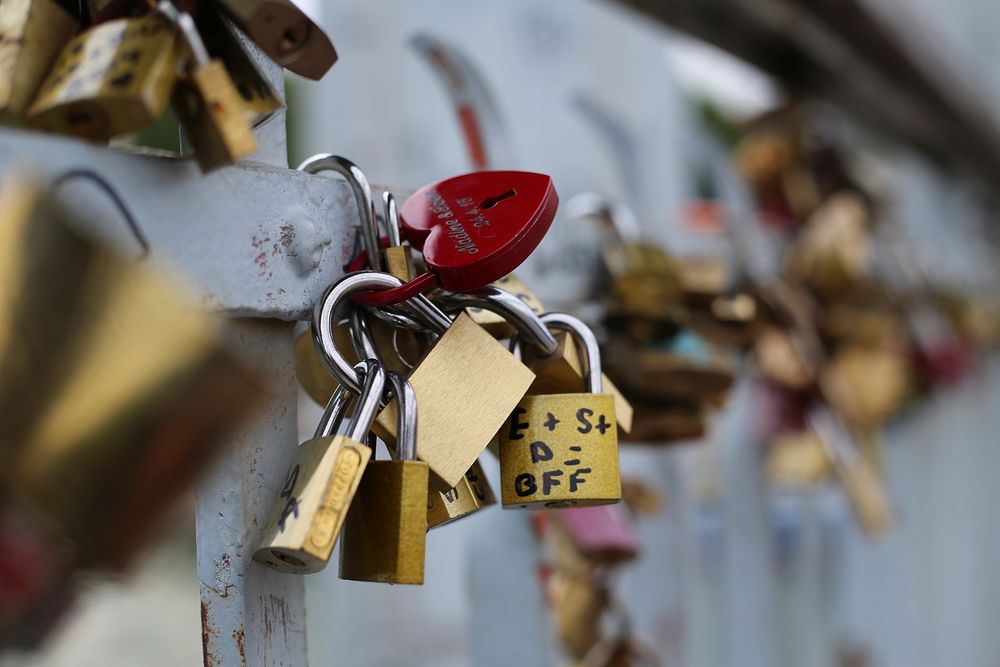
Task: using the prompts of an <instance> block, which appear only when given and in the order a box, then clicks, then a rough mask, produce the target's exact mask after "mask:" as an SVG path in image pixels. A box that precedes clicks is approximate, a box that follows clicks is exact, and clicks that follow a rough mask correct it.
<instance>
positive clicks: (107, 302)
mask: <svg viewBox="0 0 1000 667" xmlns="http://www.w3.org/2000/svg"><path fill="white" fill-rule="evenodd" d="M15 180H16V179H15V178H14V177H11V178H8V179H5V181H4V185H3V192H4V194H3V195H0V200H2V201H3V202H4V205H3V206H0V210H3V211H4V212H5V214H7V215H14V214H15V213H16V210H15V209H16V208H17V207H18V206H26V207H29V208H35V207H37V209H36V214H35V215H30V216H25V217H22V218H21V220H20V223H19V224H18V218H17V216H16V215H14V217H13V218H8V219H7V220H4V223H5V224H2V225H0V249H2V251H4V252H7V253H10V261H5V262H3V265H4V266H5V267H8V271H9V272H10V273H9V274H8V275H6V276H5V279H4V280H3V281H2V287H0V291H2V294H0V301H2V302H3V306H4V307H5V310H6V313H7V315H8V317H10V318H11V319H12V320H13V321H14V325H13V326H12V327H7V328H4V330H3V332H0V339H5V340H0V355H2V356H3V361H2V362H0V367H2V368H3V371H2V372H3V379H2V381H0V387H3V390H4V391H3V392H0V393H2V394H3V395H2V396H0V413H2V414H3V415H4V419H3V420H2V421H3V422H4V424H3V435H2V437H0V455H3V456H4V457H5V458H7V456H9V457H10V460H6V461H4V462H3V463H4V464H3V465H2V466H0V467H2V472H0V476H2V481H0V486H3V487H5V488H7V489H9V490H10V491H11V492H12V493H15V494H19V495H20V496H21V497H22V498H24V499H25V502H26V503H30V504H31V506H32V508H33V509H34V510H35V511H36V512H37V513H38V514H39V515H40V516H43V517H45V518H46V520H48V521H50V522H51V523H52V525H53V526H55V527H56V528H57V529H58V530H59V531H60V532H61V533H62V534H63V535H64V536H65V537H66V538H67V539H69V540H71V541H72V542H73V543H74V547H75V549H76V554H77V558H78V561H79V562H81V563H87V564H94V563H101V564H106V565H108V566H110V567H113V568H116V569H118V568H124V567H127V565H128V563H129V562H130V561H131V560H132V558H133V556H134V555H135V554H136V552H137V551H138V550H139V549H141V548H142V546H144V545H145V544H146V543H147V542H148V538H149V537H150V535H151V531H152V530H153V529H155V528H159V527H160V523H161V521H162V519H163V518H164V517H165V516H166V510H167V509H169V506H170V505H171V504H172V503H173V501H175V500H176V499H178V498H179V497H180V496H181V495H182V494H183V492H184V491H186V490H187V488H188V486H189V484H190V483H191V482H192V481H193V479H194V478H195V477H196V475H197V473H199V472H200V471H202V470H204V466H205V465H206V464H207V463H208V462H210V461H211V458H212V455H213V454H214V453H216V452H218V451H219V447H218V445H219V444H221V443H222V442H224V441H225V437H226V435H227V434H228V431H229V429H230V428H231V427H233V426H235V424H236V421H237V420H238V419H239V418H240V417H241V416H242V415H244V414H245V413H246V412H247V411H250V410H252V409H253V408H254V406H255V403H256V399H257V398H259V397H260V395H261V394H263V393H264V392H263V386H262V382H261V379H260V378H259V377H258V376H257V375H256V374H255V373H253V372H252V371H251V370H249V369H248V368H246V367H245V366H243V365H242V364H240V363H238V362H236V361H235V360H233V359H232V358H231V356H230V355H229V354H227V353H226V352H225V339H226V331H225V329H224V325H223V323H222V321H221V320H219V319H218V318H215V317H213V316H211V315H209V314H208V313H206V312H204V311H203V310H202V309H201V308H200V307H199V306H198V305H196V300H195V299H194V298H193V297H192V296H191V295H189V294H188V293H187V292H186V291H185V290H184V289H183V288H182V287H181V286H180V284H179V283H178V282H177V281H176V280H174V279H173V277H172V276H170V275H168V274H166V273H165V272H164V271H162V270H157V269H154V268H152V267H150V266H147V265H141V264H136V263H134V262H129V261H126V260H124V259H123V258H121V257H119V256H118V255H117V254H115V253H113V252H111V251H109V250H106V249H105V248H103V247H102V246H100V245H99V244H97V243H94V242H92V241H89V240H86V239H84V238H83V237H80V236H78V235H76V234H75V233H73V232H72V231H70V229H69V226H70V225H71V224H73V216H74V213H73V212H72V211H70V210H69V209H65V208H62V207H59V206H57V205H56V204H55V203H51V202H50V204H49V208H47V209H46V208H45V207H44V206H43V205H42V204H39V203H38V202H39V200H40V199H41V201H44V198H40V195H39V193H38V190H37V189H36V190H34V195H30V194H28V195H27V196H25V194H26V192H27V191H26V190H24V189H21V190H16V192H17V193H18V194H19V197H23V199H21V200H20V201H17V199H15V200H14V201H11V200H10V199H7V197H6V189H7V188H8V187H13V186H14V183H15ZM104 185H105V186H107V184H106V183H105V184H104ZM107 187H110V186H107ZM32 197H35V200H34V204H33V203H32ZM122 212H123V213H124V214H126V215H127V214H128V213H127V211H126V210H124V209H123V211H122ZM79 224H80V223H79V222H78V221H77V222H76V223H75V225H74V226H79ZM26 280H34V281H36V282H30V283H29V282H25V281H26ZM54 302H58V303H59V304H60V309H59V311H58V313H55V314H53V313H52V312H51V311H49V308H50V306H51V304H52V303H54ZM63 318H66V320H63ZM64 321H70V322H72V323H73V331H72V335H70V336H67V335H66V333H65V327H64V326H62V324H63V322H64ZM52 329H54V330H56V331H61V332H62V333H58V334H47V333H46V332H47V331H49V330H52ZM41 346H44V347H41ZM151 351H155V353H151ZM8 354H11V355H12V356H8ZM25 372H27V373H29V376H28V379H27V380H25V376H24V375H23V373H25ZM8 373H10V374H8ZM19 378H20V380H19ZM21 380H24V381H23V382H22V381H21ZM26 387H31V389H32V391H31V392H26V391H25V388H26ZM14 392H19V393H20V394H29V395H30V396H29V397H25V396H19V395H17V394H16V393H14ZM22 412H27V413H30V414H31V419H30V422H27V423H25V422H21V421H19V417H20V415H21V413H22ZM11 422H13V424H11ZM10 429H17V433H16V436H17V439H16V440H13V441H9V440H7V438H8V437H9V436H10V435H11V430H10Z"/></svg>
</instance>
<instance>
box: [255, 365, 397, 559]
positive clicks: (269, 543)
mask: <svg viewBox="0 0 1000 667" xmlns="http://www.w3.org/2000/svg"><path fill="white" fill-rule="evenodd" d="M356 369H357V370H358V372H359V373H361V374H362V375H363V376H364V382H363V385H362V387H361V394H360V397H359V398H358V399H357V405H355V406H354V410H353V415H352V417H351V423H350V426H349V427H348V430H347V435H334V432H335V431H336V430H337V427H338V426H339V424H340V421H341V419H342V418H343V416H344V413H345V412H346V410H347V408H348V406H349V405H350V403H351V398H350V395H349V393H348V391H347V388H346V387H343V386H341V387H338V388H337V390H336V391H335V392H334V394H333V396H332V397H331V398H330V402H329V403H328V404H327V406H326V411H325V412H324V413H323V418H322V419H321V420H320V423H319V426H318V427H317V429H316V433H315V435H313V437H312V439H310V440H307V441H306V442H304V443H302V444H301V445H299V447H298V449H297V450H296V452H295V458H294V459H293V460H292V463H291V465H290V466H289V468H288V474H287V476H286V477H285V483H284V484H283V485H282V489H281V492H280V493H279V495H278V501H277V503H276V504H275V507H274V511H273V512H272V513H271V519H270V521H268V523H267V525H266V526H265V528H264V530H263V532H262V533H261V541H260V545H259V546H258V547H257V549H256V551H254V555H253V558H254V560H255V561H257V562H258V563H263V564H264V565H267V566H269V567H272V568H274V569H275V570H278V571H279V572H291V573H300V574H304V573H310V572H319V571H320V570H322V569H323V568H324V567H326V564H327V562H328V561H329V560H330V553H331V552H332V551H333V545H334V543H335V542H336V541H337V536H338V535H339V534H340V533H341V528H342V527H343V526H344V524H345V519H346V517H347V514H348V510H349V508H350V506H351V503H352V500H353V499H354V498H355V497H356V495H357V491H358V488H359V485H360V482H361V479H362V475H363V473H364V472H365V466H366V465H367V464H368V460H369V459H370V458H371V450H370V449H369V448H368V447H367V446H366V445H365V444H364V441H365V440H366V438H367V436H368V432H369V430H370V428H371V423H372V421H373V420H374V418H375V413H376V412H377V411H378V408H379V405H380V402H381V400H382V393H383V391H384V389H385V383H386V374H385V371H384V370H383V369H382V366H381V364H379V363H378V362H377V361H375V360H372V359H369V360H366V361H363V362H361V363H359V364H358V365H357V366H356Z"/></svg>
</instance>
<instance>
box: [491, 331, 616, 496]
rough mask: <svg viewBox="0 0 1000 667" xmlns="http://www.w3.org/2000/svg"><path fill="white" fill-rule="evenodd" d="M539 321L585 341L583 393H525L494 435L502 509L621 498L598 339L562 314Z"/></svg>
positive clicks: (611, 402) (611, 413)
mask: <svg viewBox="0 0 1000 667" xmlns="http://www.w3.org/2000/svg"><path fill="white" fill-rule="evenodd" d="M542 321H543V322H545V323H546V324H547V325H548V326H550V327H555V328H559V329H564V330H567V331H569V332H570V333H571V335H572V336H573V337H574V339H575V340H576V341H577V342H578V343H579V344H580V345H582V346H583V348H584V349H585V351H586V354H585V355H584V362H585V363H584V367H585V368H586V369H587V374H586V376H587V390H588V393H578V394H544V395H528V396H526V397H525V398H524V399H522V400H521V402H520V403H518V404H517V407H516V408H515V409H514V411H513V412H512V413H511V415H510V419H509V421H508V423H507V424H506V425H505V426H504V427H503V428H502V429H501V431H500V434H499V449H500V479H501V484H502V486H501V498H502V502H503V505H504V506H505V507H520V508H527V507H572V506H574V505H601V504H608V503H614V502H617V501H618V500H620V499H621V479H620V477H619V471H618V429H617V423H616V420H615V400H614V397H613V396H611V395H610V394H604V393H600V392H601V387H602V373H601V357H600V351H599V349H598V347H597V340H596V339H595V338H594V335H593V333H592V332H591V331H590V329H588V328H587V326H586V325H585V324H583V322H581V321H580V320H578V319H576V318H575V317H572V316H569V315H564V314H562V313H547V314H545V315H543V316H542Z"/></svg>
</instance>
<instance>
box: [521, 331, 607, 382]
mask: <svg viewBox="0 0 1000 667" xmlns="http://www.w3.org/2000/svg"><path fill="white" fill-rule="evenodd" d="M539 319H540V320H541V321H542V322H543V323H544V324H545V326H546V327H547V328H548V329H556V330H558V331H565V332H567V333H569V335H570V336H571V337H572V338H573V342H574V343H575V344H576V345H579V346H580V348H581V350H582V354H581V355H580V361H581V363H583V364H584V368H583V369H582V372H581V373H580V374H581V375H582V376H583V378H584V383H585V386H586V388H587V391H588V392H590V393H591V394H602V393H604V379H603V375H602V371H601V348H600V346H599V345H598V344H597V336H595V335H594V332H593V331H591V329H590V327H588V326H587V325H586V324H584V323H583V321H582V320H580V319H579V318H576V317H573V316H572V315H567V314H566V313H545V314H543V315H541V316H540V317H539ZM523 345H524V342H523V341H522V340H521V336H520V335H517V336H514V337H513V338H511V339H510V351H511V353H512V354H513V355H514V356H515V357H516V358H518V359H520V358H521V348H522V346H523Z"/></svg>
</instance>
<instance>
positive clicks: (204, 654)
mask: <svg viewBox="0 0 1000 667" xmlns="http://www.w3.org/2000/svg"><path fill="white" fill-rule="evenodd" d="M214 634H215V632H214V631H213V630H212V625H211V623H209V621H208V602H205V601H204V600H202V601H201V661H202V664H203V665H205V667H214V666H215V665H217V664H219V661H218V657H217V656H216V655H215V654H214V653H212V652H211V651H209V650H208V644H209V642H210V641H212V635H214Z"/></svg>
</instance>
